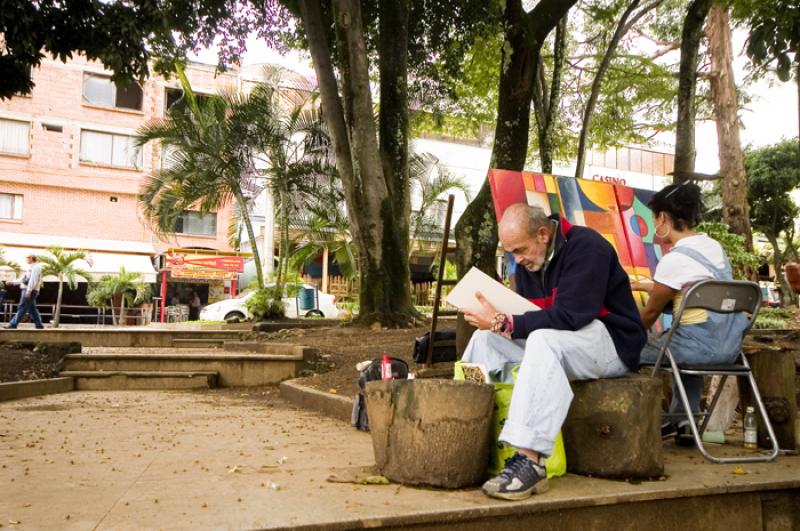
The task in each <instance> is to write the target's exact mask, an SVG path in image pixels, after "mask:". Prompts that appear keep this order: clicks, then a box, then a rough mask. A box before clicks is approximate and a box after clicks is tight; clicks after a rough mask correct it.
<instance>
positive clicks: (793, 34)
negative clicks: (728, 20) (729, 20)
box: [731, 0, 800, 81]
mask: <svg viewBox="0 0 800 531" xmlns="http://www.w3.org/2000/svg"><path fill="white" fill-rule="evenodd" d="M731 4H732V6H733V18H734V19H735V20H738V21H739V22H741V23H742V24H743V25H745V26H746V27H747V28H748V29H749V36H748V39H747V48H746V52H747V55H748V57H750V60H751V61H752V62H753V64H754V65H755V66H756V67H757V68H760V69H766V68H769V67H774V68H775V71H776V72H777V74H778V77H779V78H780V79H781V81H788V80H789V79H790V78H791V76H792V62H795V63H796V62H797V61H798V60H800V6H798V4H797V0H769V1H765V0H731ZM792 56H794V57H792Z"/></svg>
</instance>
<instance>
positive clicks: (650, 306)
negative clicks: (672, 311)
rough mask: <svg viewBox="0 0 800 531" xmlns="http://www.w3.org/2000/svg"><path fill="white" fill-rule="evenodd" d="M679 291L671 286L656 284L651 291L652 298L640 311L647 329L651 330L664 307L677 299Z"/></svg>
mask: <svg viewBox="0 0 800 531" xmlns="http://www.w3.org/2000/svg"><path fill="white" fill-rule="evenodd" d="M677 294H678V290H676V289H672V288H670V287H669V286H666V285H664V284H661V283H659V282H655V283H654V284H653V288H652V290H651V291H650V297H649V298H648V299H647V304H645V306H644V308H642V309H641V311H640V317H641V318H642V323H644V327H645V328H650V327H651V326H653V323H655V322H656V320H657V319H658V317H659V316H660V315H661V312H662V311H664V307H666V305H667V304H668V303H669V301H671V300H672V299H674V298H675V295H677Z"/></svg>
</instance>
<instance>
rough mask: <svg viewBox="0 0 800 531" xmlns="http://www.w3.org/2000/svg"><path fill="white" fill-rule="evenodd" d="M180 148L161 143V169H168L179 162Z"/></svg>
mask: <svg viewBox="0 0 800 531" xmlns="http://www.w3.org/2000/svg"><path fill="white" fill-rule="evenodd" d="M179 155H180V153H179V152H178V148H176V147H175V146H171V145H169V144H161V169H162V170H168V169H170V168H172V167H173V166H175V165H176V164H177V163H178V160H179V159H178V156H179Z"/></svg>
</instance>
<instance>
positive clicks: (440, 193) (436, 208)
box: [408, 153, 472, 252]
mask: <svg viewBox="0 0 800 531" xmlns="http://www.w3.org/2000/svg"><path fill="white" fill-rule="evenodd" d="M408 170H409V181H410V183H411V196H412V198H413V197H417V198H418V199H419V208H418V209H416V210H414V211H413V212H412V213H411V242H412V245H411V246H409V252H413V251H414V242H417V244H419V241H420V238H421V237H422V236H423V235H430V234H438V233H439V232H440V231H441V230H442V225H443V224H444V208H445V205H446V204H447V199H446V196H445V194H447V193H449V192H451V191H455V190H457V191H460V192H461V193H463V194H464V198H465V199H466V200H467V203H469V202H470V201H472V195H471V193H470V189H469V186H468V185H467V182H466V181H465V180H464V179H462V178H461V177H457V176H455V175H453V174H451V173H450V172H449V171H447V168H445V167H444V165H443V164H442V163H441V162H439V159H438V158H437V157H436V156H434V155H432V154H430V153H415V154H414V155H412V156H411V157H410V158H409V161H408Z"/></svg>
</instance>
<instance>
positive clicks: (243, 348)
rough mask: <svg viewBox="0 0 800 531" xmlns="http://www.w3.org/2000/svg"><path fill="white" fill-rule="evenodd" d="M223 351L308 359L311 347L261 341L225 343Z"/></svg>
mask: <svg viewBox="0 0 800 531" xmlns="http://www.w3.org/2000/svg"><path fill="white" fill-rule="evenodd" d="M223 350H225V351H226V352H254V353H258V354H271V355H276V356H296V357H298V358H299V359H308V356H310V355H311V353H312V349H311V347H303V346H298V345H293V344H291V343H266V342H261V341H225V346H224V347H223Z"/></svg>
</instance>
